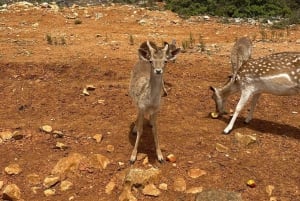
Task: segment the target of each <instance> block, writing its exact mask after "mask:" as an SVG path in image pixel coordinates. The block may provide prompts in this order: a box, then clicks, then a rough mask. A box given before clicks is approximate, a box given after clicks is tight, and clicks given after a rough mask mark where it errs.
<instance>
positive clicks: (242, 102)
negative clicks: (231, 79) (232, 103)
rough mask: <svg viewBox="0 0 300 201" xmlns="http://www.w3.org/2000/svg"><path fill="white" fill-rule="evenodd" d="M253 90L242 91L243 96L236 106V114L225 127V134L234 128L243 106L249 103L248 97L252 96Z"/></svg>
mask: <svg viewBox="0 0 300 201" xmlns="http://www.w3.org/2000/svg"><path fill="white" fill-rule="evenodd" d="M251 94H252V92H251V91H246V92H242V94H241V98H240V100H239V102H238V104H237V106H236V109H235V111H234V114H233V116H232V118H231V120H230V122H229V124H228V126H227V127H226V128H225V129H224V131H223V133H224V134H229V133H230V131H231V130H232V128H233V125H234V123H235V121H236V118H237V117H238V115H239V113H240V111H241V110H242V109H243V107H244V106H245V104H246V103H247V101H248V99H249V98H250V96H251Z"/></svg>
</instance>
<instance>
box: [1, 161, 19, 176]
mask: <svg viewBox="0 0 300 201" xmlns="http://www.w3.org/2000/svg"><path fill="white" fill-rule="evenodd" d="M4 171H5V172H6V174H9V175H13V174H14V175H16V174H20V173H21V172H22V169H21V167H20V165H19V164H16V163H14V164H10V165H9V166H7V167H5V168H4Z"/></svg>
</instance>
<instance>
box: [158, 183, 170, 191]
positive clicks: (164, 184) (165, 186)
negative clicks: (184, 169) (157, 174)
mask: <svg viewBox="0 0 300 201" xmlns="http://www.w3.org/2000/svg"><path fill="white" fill-rule="evenodd" d="M158 188H159V189H160V190H163V191H166V190H168V184H166V183H161V184H159V186H158Z"/></svg>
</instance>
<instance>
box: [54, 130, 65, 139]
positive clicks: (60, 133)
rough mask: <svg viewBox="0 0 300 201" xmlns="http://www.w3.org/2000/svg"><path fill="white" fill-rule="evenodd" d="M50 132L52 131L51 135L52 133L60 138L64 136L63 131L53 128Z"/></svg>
mask: <svg viewBox="0 0 300 201" xmlns="http://www.w3.org/2000/svg"><path fill="white" fill-rule="evenodd" d="M52 133H53V135H54V137H55V138H62V137H64V133H63V132H62V131H58V130H54V131H53V132H52Z"/></svg>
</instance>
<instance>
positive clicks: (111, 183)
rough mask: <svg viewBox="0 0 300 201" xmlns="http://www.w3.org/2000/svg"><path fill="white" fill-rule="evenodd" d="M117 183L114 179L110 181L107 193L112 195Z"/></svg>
mask: <svg viewBox="0 0 300 201" xmlns="http://www.w3.org/2000/svg"><path fill="white" fill-rule="evenodd" d="M115 187H116V183H115V182H114V181H110V182H109V183H108V184H107V185H106V186H105V193H106V194H108V195H110V194H111V193H112V191H113V190H114V189H115Z"/></svg>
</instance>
